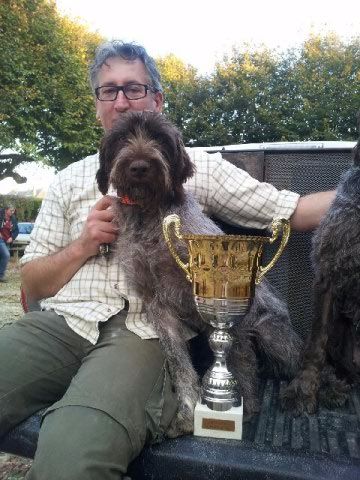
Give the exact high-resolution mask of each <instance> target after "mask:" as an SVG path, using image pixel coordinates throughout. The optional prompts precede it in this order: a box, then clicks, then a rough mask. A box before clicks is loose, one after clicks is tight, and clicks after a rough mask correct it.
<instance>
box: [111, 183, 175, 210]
mask: <svg viewBox="0 0 360 480" xmlns="http://www.w3.org/2000/svg"><path fill="white" fill-rule="evenodd" d="M111 184H112V187H113V188H114V189H115V191H116V193H117V196H118V197H120V198H124V197H126V198H127V199H128V200H129V201H130V203H134V204H138V205H140V206H141V207H143V208H144V209H147V210H152V209H157V208H159V207H161V206H162V205H163V204H165V202H166V201H167V200H168V199H169V198H171V191H169V189H168V188H167V182H166V180H165V178H159V177H157V181H156V182H155V181H150V182H142V181H137V182H134V181H129V179H128V178H127V176H126V175H122V176H121V177H119V176H118V177H117V178H116V179H115V178H113V179H111Z"/></svg>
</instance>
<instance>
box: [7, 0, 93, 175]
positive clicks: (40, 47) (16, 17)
mask: <svg viewBox="0 0 360 480" xmlns="http://www.w3.org/2000/svg"><path fill="white" fill-rule="evenodd" d="M0 25H1V29H0V44H1V49H0V64H1V69H0V85H1V90H0V151H1V150H4V149H12V150H15V151H16V152H18V153H19V154H23V155H24V156H27V157H28V159H35V160H42V161H45V162H46V163H48V164H50V165H53V166H55V167H56V168H57V169H60V168H62V167H64V166H65V165H67V164H69V163H71V162H73V161H75V160H77V159H79V158H81V157H83V156H84V155H87V154H89V153H91V151H95V150H96V147H97V143H98V139H99V134H100V131H99V129H98V128H96V127H95V125H94V124H95V122H94V118H95V112H94V100H93V97H92V95H91V93H90V88H89V85H88V81H87V68H88V63H89V60H90V58H92V56H93V53H94V50H95V47H96V45H97V44H98V43H99V42H100V41H101V38H100V37H99V36H98V35H97V34H93V33H90V32H88V31H87V30H86V29H85V28H84V27H82V26H81V25H78V24H76V23H74V22H72V21H70V20H69V19H67V18H66V17H61V16H60V15H59V14H58V13H57V11H56V7H55V2H53V1H50V0H1V2H0ZM0 167H1V164H0ZM0 173H1V172H0Z"/></svg>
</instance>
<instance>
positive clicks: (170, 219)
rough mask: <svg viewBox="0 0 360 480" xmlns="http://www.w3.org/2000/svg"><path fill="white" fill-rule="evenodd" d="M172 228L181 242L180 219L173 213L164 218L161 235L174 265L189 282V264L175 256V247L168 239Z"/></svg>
mask: <svg viewBox="0 0 360 480" xmlns="http://www.w3.org/2000/svg"><path fill="white" fill-rule="evenodd" d="M172 225H173V226H174V232H175V236H176V237H177V238H178V239H179V240H183V236H182V235H181V233H180V217H179V215H176V214H175V213H173V214H171V215H168V216H167V217H165V218H164V220H163V233H164V237H165V242H166V243H167V246H168V248H169V250H170V253H171V255H172V256H173V257H174V259H175V261H176V263H177V264H178V265H179V267H180V268H181V269H182V270H183V271H184V272H185V274H186V278H187V280H189V282H191V274H190V270H189V264H188V263H184V262H183V261H182V260H181V258H180V257H179V255H178V254H177V251H176V250H175V247H174V246H173V244H172V242H171V238H170V227H171V226H172Z"/></svg>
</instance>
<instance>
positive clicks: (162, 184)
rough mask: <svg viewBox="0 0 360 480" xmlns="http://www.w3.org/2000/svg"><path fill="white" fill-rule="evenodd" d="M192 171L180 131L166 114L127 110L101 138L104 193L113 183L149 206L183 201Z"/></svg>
mask: <svg viewBox="0 0 360 480" xmlns="http://www.w3.org/2000/svg"><path fill="white" fill-rule="evenodd" d="M193 173H194V165H193V163H192V162H191V160H190V158H189V155H188V154H187V153H186V150H185V147H184V144H183V141H182V137H181V134H180V132H179V131H178V129H177V128H176V127H175V126H174V125H173V124H172V123H171V122H170V121H169V120H167V119H166V117H164V115H161V114H160V113H154V112H128V113H125V114H123V115H122V116H121V117H120V118H119V120H118V121H117V123H116V124H115V125H114V127H113V128H112V130H111V131H110V132H108V133H107V134H105V136H104V138H103V140H102V142H101V145H100V168H99V170H98V172H97V174H96V179H97V182H98V186H99V190H100V191H101V193H103V194H104V195H105V194H106V193H107V191H108V188H109V186H110V184H111V185H112V186H113V187H114V189H115V190H116V191H117V194H118V196H120V197H124V196H127V197H129V198H130V199H131V200H132V201H134V202H135V203H139V204H140V205H142V206H144V207H148V208H149V207H151V206H152V205H161V204H162V203H164V202H171V203H181V202H182V200H183V195H184V190H183V183H184V182H185V181H186V180H187V179H188V178H190V177H191V176H192V175H193Z"/></svg>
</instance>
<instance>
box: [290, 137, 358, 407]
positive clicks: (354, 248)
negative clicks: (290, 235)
mask: <svg viewBox="0 0 360 480" xmlns="http://www.w3.org/2000/svg"><path fill="white" fill-rule="evenodd" d="M359 142H360V141H358V143H357V145H356V147H355V149H354V152H353V160H354V161H353V166H352V167H351V168H350V169H349V170H348V171H347V172H346V173H345V174H344V176H343V177H342V179H341V182H340V184H339V186H338V189H337V193H336V198H335V200H334V202H333V203H332V205H331V207H330V209H329V211H328V213H327V214H326V215H325V217H324V218H323V220H322V222H321V224H320V226H319V227H318V229H317V231H316V232H315V235H314V237H313V250H312V261H313V266H314V269H315V281H314V319H313V324H312V330H311V334H310V337H309V339H308V342H307V346H306V348H305V351H304V354H303V359H302V364H301V368H300V370H299V372H298V373H297V375H296V377H295V379H294V380H293V381H292V382H291V383H290V385H289V386H288V387H287V389H285V391H284V392H283V398H282V402H283V406H284V408H285V409H287V410H290V411H292V412H293V413H294V414H295V415H298V414H301V413H302V412H308V413H314V412H315V411H316V409H317V406H318V402H319V401H320V403H322V404H324V405H325V406H327V407H336V406H340V405H342V404H343V403H344V402H345V401H346V399H347V397H348V391H349V384H351V383H353V382H355V381H358V379H359V374H360V143H359Z"/></svg>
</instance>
